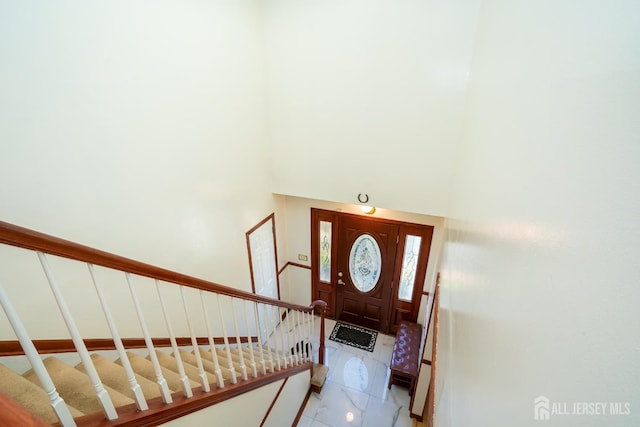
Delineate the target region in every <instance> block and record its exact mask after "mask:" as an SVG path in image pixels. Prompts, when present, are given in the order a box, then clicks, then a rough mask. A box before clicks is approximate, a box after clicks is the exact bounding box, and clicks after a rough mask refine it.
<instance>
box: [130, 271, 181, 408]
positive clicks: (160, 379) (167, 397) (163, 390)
mask: <svg viewBox="0 0 640 427" xmlns="http://www.w3.org/2000/svg"><path fill="white" fill-rule="evenodd" d="M124 275H125V277H126V278H127V284H128V285H129V292H130V293H131V299H132V300H133V305H134V307H135V309H136V314H137V315H138V321H139V322H140V328H142V334H143V335H144V342H145V344H146V345H147V350H148V351H149V360H151V363H152V364H153V370H154V372H155V374H156V381H157V383H158V387H159V388H160V395H161V396H162V401H163V402H164V403H167V404H169V403H173V398H172V397H171V392H170V391H169V387H168V386H167V380H166V379H165V378H164V375H162V368H161V367H160V362H159V361H158V356H157V355H156V349H155V348H154V346H153V341H152V340H151V335H150V334H149V329H148V328H147V322H145V320H144V315H143V314H142V308H141V307H140V302H139V301H138V296H137V295H136V291H135V289H134V287H133V282H132V281H131V275H130V274H129V273H124Z"/></svg>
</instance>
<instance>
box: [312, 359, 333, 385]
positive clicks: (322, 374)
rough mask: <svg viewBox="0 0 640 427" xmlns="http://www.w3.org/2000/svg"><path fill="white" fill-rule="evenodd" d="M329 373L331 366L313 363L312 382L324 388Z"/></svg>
mask: <svg viewBox="0 0 640 427" xmlns="http://www.w3.org/2000/svg"><path fill="white" fill-rule="evenodd" d="M328 373H329V367H328V366H326V365H320V364H317V363H314V364H313V376H312V377H311V384H312V385H314V386H316V387H320V388H322V386H323V385H324V381H325V379H326V378H327V374H328Z"/></svg>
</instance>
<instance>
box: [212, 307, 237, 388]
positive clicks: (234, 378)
mask: <svg viewBox="0 0 640 427" xmlns="http://www.w3.org/2000/svg"><path fill="white" fill-rule="evenodd" d="M220 297H221V295H217V300H218V314H219V316H220V325H222V339H223V340H224V349H225V352H226V353H227V361H228V366H229V370H230V371H231V383H232V384H236V383H237V382H238V378H237V376H236V368H235V366H233V359H232V358H231V346H230V345H229V336H228V335H227V325H226V324H225V321H224V316H223V315H222V303H221V302H220Z"/></svg>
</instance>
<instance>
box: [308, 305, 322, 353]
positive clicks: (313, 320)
mask: <svg viewBox="0 0 640 427" xmlns="http://www.w3.org/2000/svg"><path fill="white" fill-rule="evenodd" d="M315 311H316V309H315V307H314V308H313V309H312V310H311V312H310V313H309V314H310V315H311V340H310V342H311V343H313V342H314V340H315V339H316V314H315ZM319 345H320V340H318V346H317V347H316V348H319ZM312 353H313V354H315V351H313V352H312ZM311 361H312V362H313V361H314V360H313V357H312V358H311Z"/></svg>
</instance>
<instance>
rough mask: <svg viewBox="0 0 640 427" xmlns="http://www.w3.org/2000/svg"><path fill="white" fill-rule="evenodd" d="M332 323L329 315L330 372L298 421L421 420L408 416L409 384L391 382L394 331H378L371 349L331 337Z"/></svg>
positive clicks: (308, 425)
mask: <svg viewBox="0 0 640 427" xmlns="http://www.w3.org/2000/svg"><path fill="white" fill-rule="evenodd" d="M334 325H335V322H334V321H333V320H329V319H328V320H326V323H325V330H326V337H327V339H326V344H325V345H326V360H325V363H326V364H327V365H328V366H329V374H328V376H327V379H326V382H325V385H324V387H323V389H322V393H320V394H317V393H311V396H310V398H309V401H308V402H307V405H306V406H305V408H304V412H303V414H302V417H301V418H300V421H299V422H298V427H410V426H415V425H419V424H416V422H415V420H414V419H412V418H411V417H410V416H409V400H410V396H409V393H408V390H407V389H406V388H403V387H397V386H395V385H393V386H391V389H388V388H387V383H388V381H389V362H390V360H391V352H392V351H393V343H394V337H393V336H389V335H383V334H378V338H377V340H376V345H375V347H374V350H373V352H368V351H365V350H360V349H358V348H355V347H351V346H348V345H346V344H340V343H337V342H335V341H331V340H329V335H330V334H331V331H332V330H333V327H334ZM317 330H318V329H317V325H316V331H317ZM314 348H318V347H317V346H314Z"/></svg>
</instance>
